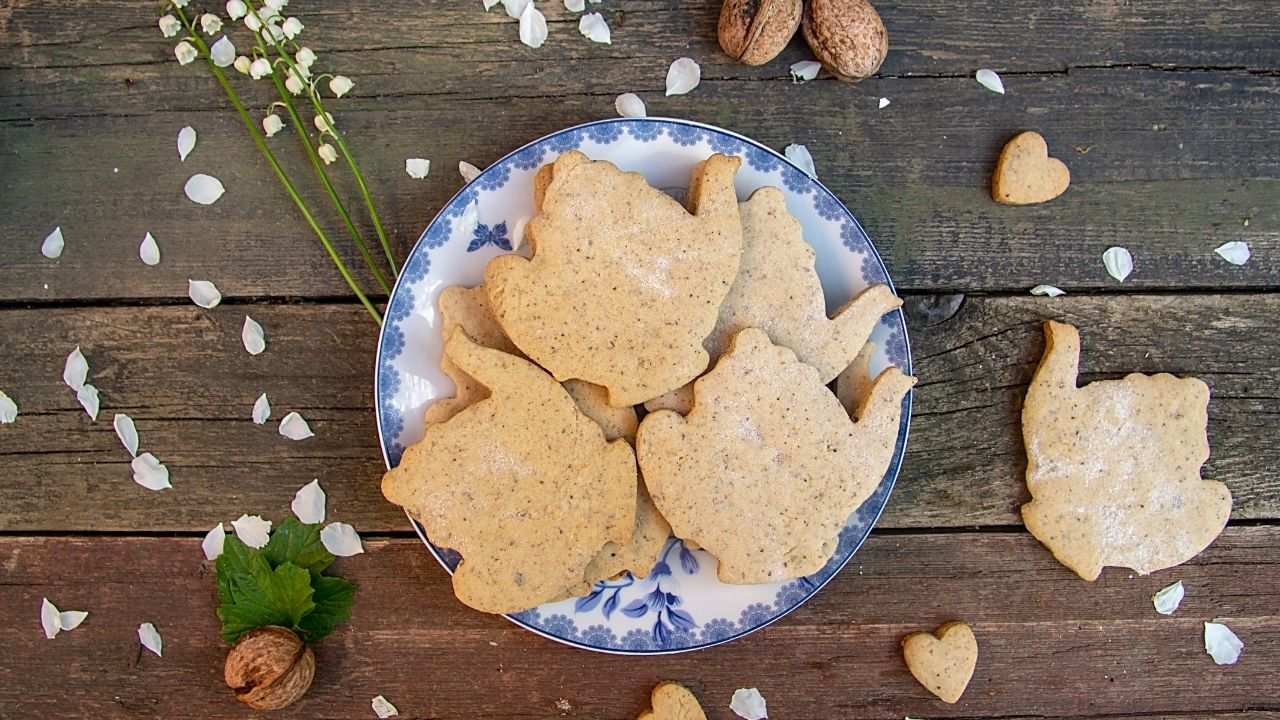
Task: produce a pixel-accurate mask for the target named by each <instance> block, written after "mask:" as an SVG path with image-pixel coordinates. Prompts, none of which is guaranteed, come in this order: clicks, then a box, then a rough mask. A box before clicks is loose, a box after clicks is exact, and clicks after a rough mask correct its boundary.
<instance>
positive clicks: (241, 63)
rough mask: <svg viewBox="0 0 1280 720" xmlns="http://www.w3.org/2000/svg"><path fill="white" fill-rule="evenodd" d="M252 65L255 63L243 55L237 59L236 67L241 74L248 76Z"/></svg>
mask: <svg viewBox="0 0 1280 720" xmlns="http://www.w3.org/2000/svg"><path fill="white" fill-rule="evenodd" d="M250 65H253V61H252V60H250V59H249V58H247V57H245V56H244V55H241V56H240V57H238V58H236V62H235V66H236V70H239V71H240V74H242V75H248V74H249V66H250Z"/></svg>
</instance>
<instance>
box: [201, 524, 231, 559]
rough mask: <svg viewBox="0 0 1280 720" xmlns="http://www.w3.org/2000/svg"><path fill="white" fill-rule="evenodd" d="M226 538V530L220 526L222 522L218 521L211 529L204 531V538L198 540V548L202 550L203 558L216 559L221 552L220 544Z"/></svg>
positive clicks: (221, 544)
mask: <svg viewBox="0 0 1280 720" xmlns="http://www.w3.org/2000/svg"><path fill="white" fill-rule="evenodd" d="M226 540H227V531H226V529H224V528H223V527H222V523H218V524H217V525H215V526H214V527H213V529H212V530H210V531H209V532H207V533H205V535H204V540H201V541H200V549H201V550H203V551H204V559H205V560H217V559H218V556H219V555H221V554H222V546H223V544H224V543H225V542H226Z"/></svg>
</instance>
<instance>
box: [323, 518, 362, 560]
mask: <svg viewBox="0 0 1280 720" xmlns="http://www.w3.org/2000/svg"><path fill="white" fill-rule="evenodd" d="M320 542H321V543H322V544H323V545H324V549H325V550H328V551H329V552H331V553H333V554H334V555H337V556H338V557H351V556H352V555H359V554H360V553H362V552H364V545H361V544H360V535H359V534H357V533H356V529H355V528H353V527H351V526H350V525H348V524H346V523H343V522H335V523H329V524H328V525H325V526H324V529H322V530H321V531H320Z"/></svg>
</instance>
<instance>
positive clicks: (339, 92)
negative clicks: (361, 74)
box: [329, 75, 356, 97]
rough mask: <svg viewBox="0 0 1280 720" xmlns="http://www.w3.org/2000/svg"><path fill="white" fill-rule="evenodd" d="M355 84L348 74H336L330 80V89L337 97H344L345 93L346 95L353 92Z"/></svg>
mask: <svg viewBox="0 0 1280 720" xmlns="http://www.w3.org/2000/svg"><path fill="white" fill-rule="evenodd" d="M355 86H356V84H355V83H354V82H352V81H351V78H349V77H347V76H346V75H335V76H334V78H333V79H332V80H330V81H329V90H330V92H332V93H333V94H334V96H335V97H342V96H343V95H346V94H347V93H349V92H351V88H353V87H355Z"/></svg>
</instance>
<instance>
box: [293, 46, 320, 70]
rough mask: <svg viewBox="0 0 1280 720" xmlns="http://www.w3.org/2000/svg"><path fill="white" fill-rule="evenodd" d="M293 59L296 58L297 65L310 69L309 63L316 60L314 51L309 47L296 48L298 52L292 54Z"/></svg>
mask: <svg viewBox="0 0 1280 720" xmlns="http://www.w3.org/2000/svg"><path fill="white" fill-rule="evenodd" d="M293 59H294V60H296V61H297V62H298V64H299V65H301V66H302V67H304V68H307V69H308V70H309V69H311V65H312V64H313V63H315V61H316V53H315V51H314V50H312V49H311V48H309V47H302V48H299V49H298V52H297V54H296V55H294V56H293Z"/></svg>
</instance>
